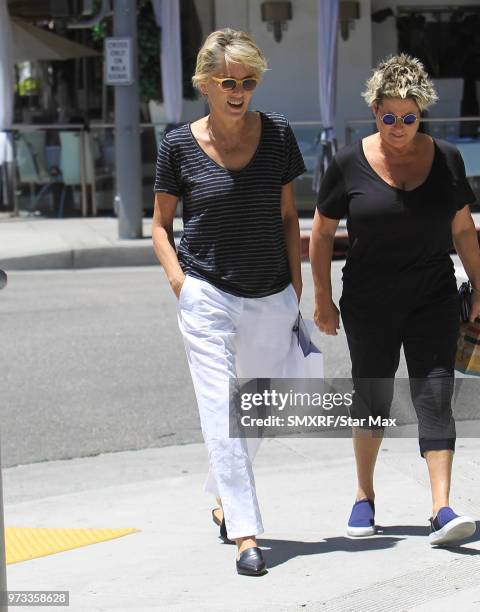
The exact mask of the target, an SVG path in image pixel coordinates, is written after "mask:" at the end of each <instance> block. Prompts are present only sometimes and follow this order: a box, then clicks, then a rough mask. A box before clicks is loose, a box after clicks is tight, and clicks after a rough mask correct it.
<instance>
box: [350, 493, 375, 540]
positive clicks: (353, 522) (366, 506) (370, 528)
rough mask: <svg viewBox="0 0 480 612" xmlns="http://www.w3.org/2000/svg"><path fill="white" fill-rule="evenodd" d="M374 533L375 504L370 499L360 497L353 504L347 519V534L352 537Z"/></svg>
mask: <svg viewBox="0 0 480 612" xmlns="http://www.w3.org/2000/svg"><path fill="white" fill-rule="evenodd" d="M374 534H375V504H374V503H373V501H372V500H371V499H361V500H360V501H357V502H355V503H354V504H353V508H352V513H351V514H350V518H349V519H348V526H347V535H349V536H353V537H361V536H369V535H374Z"/></svg>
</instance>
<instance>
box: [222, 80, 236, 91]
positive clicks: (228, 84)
mask: <svg viewBox="0 0 480 612" xmlns="http://www.w3.org/2000/svg"><path fill="white" fill-rule="evenodd" d="M235 86H236V83H235V81H234V80H233V79H225V80H224V81H222V89H223V90H224V91H231V90H232V89H235Z"/></svg>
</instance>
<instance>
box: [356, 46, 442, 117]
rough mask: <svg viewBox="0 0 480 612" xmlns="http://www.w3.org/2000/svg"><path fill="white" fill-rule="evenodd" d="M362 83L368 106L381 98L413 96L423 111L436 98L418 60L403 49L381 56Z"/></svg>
mask: <svg viewBox="0 0 480 612" xmlns="http://www.w3.org/2000/svg"><path fill="white" fill-rule="evenodd" d="M365 85H366V89H365V91H364V92H363V93H362V96H363V97H364V98H365V101H366V103H367V104H368V105H369V106H371V105H372V104H374V103H377V104H378V103H380V102H381V101H382V99H383V98H403V99H405V98H413V99H414V100H415V102H416V103H417V106H418V108H419V109H420V111H423V110H425V109H426V108H428V107H429V106H431V105H432V104H435V102H436V101H437V100H438V96H437V93H436V91H435V88H434V86H433V83H432V81H431V80H430V77H429V76H428V74H427V72H426V71H425V68H424V67H423V64H422V62H421V61H420V60H419V59H417V58H416V57H411V56H410V55H407V54H406V53H402V54H401V55H393V56H392V55H391V56H389V57H387V58H385V59H384V60H382V61H381V62H380V63H379V64H378V66H377V67H376V68H375V69H374V71H373V76H371V77H370V78H369V79H368V81H367V82H366V84H365Z"/></svg>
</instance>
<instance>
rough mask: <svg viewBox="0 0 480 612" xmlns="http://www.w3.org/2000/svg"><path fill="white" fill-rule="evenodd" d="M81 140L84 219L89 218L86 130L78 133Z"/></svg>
mask: <svg viewBox="0 0 480 612" xmlns="http://www.w3.org/2000/svg"><path fill="white" fill-rule="evenodd" d="M78 137H79V139H80V142H79V144H80V181H81V190H82V191H81V195H82V200H81V201H82V217H86V216H87V164H86V158H85V130H83V129H82V130H80V132H79V133H78Z"/></svg>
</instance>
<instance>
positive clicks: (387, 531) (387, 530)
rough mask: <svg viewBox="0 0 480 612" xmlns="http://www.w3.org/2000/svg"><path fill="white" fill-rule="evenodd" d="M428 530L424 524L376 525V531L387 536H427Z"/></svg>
mask: <svg viewBox="0 0 480 612" xmlns="http://www.w3.org/2000/svg"><path fill="white" fill-rule="evenodd" d="M429 531H430V530H429V528H428V527H426V526H424V525H389V526H388V527H381V526H380V525H377V533H380V534H383V535H389V536H428V534H429Z"/></svg>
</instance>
